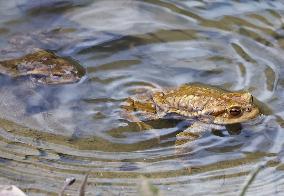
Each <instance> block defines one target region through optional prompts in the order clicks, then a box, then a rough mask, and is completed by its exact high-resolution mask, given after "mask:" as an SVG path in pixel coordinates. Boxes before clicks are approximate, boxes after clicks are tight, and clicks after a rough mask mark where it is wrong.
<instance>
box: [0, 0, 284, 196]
mask: <svg viewBox="0 0 284 196" xmlns="http://www.w3.org/2000/svg"><path fill="white" fill-rule="evenodd" d="M283 18H284V4H283V3H282V1H269V0H267V1H265V0H262V1H245V0H243V1H237V0H236V1H225V0H218V1H209V0H203V1H167V0H164V1H158V0H157V1H156V0H155V1H152V0H147V1H131V0H121V1H114V0H113V1H111V0H107V1H87V0H86V1H80V2H79V1H75V0H73V1H71V0H70V1H47V0H41V1H35V0H34V1H18V0H14V1H9V2H8V1H7V2H6V1H5V2H4V1H1V2H0V45H1V51H2V52H1V53H0V58H1V59H9V58H14V57H17V56H21V55H23V54H25V53H28V52H29V50H30V49H32V48H34V47H39V48H44V49H49V50H54V51H55V52H56V53H57V54H59V55H61V56H71V57H72V58H73V59H75V60H77V61H78V62H79V63H80V64H81V65H82V66H84V67H85V68H86V70H87V74H86V77H85V78H84V79H82V81H81V82H80V83H77V84H71V85H63V86H46V87H38V88H33V87H32V86H31V84H30V83H29V82H28V81H24V80H17V81H15V80H11V79H10V78H8V77H7V76H3V75H1V76H0V81H1V83H0V84H1V86H0V93H1V97H0V100H1V101H0V102H1V105H0V111H1V112H0V117H1V120H0V151H1V153H0V154H1V155H0V165H1V167H0V182H1V184H15V185H17V186H19V187H20V188H21V189H22V190H24V191H26V193H28V194H29V195H56V193H57V192H58V191H59V190H60V188H61V187H62V185H63V182H64V180H65V178H67V177H72V176H73V177H76V178H77V180H78V181H79V182H80V181H81V180H82V179H83V177H84V174H85V173H86V172H90V177H89V181H88V187H87V194H88V195H136V194H137V190H138V189H137V186H136V184H139V183H140V178H139V177H140V176H141V175H143V176H146V177H148V178H149V181H150V182H152V183H153V184H154V185H155V186H156V187H158V188H159V189H160V190H161V192H162V194H163V195H173V194H174V195H178V194H179V195H220V194H222V195H237V194H238V193H239V192H240V188H241V187H242V186H243V183H244V182H245V180H246V177H247V175H248V173H249V172H251V171H252V170H254V169H255V168H256V167H257V165H261V164H264V165H265V167H264V169H263V170H261V172H260V173H259V174H258V176H257V178H256V180H255V181H254V182H253V183H252V185H251V186H250V187H249V189H248V195H256V194H257V195H268V194H274V195H281V192H283V189H284V188H283V187H284V180H283V175H284V172H283V168H284V167H283V161H284V159H283V150H282V148H283V141H284V140H283V139H284V134H283V128H282V127H283V125H284V121H283V116H284V112H283V109H284V108H283V106H284V104H283V97H284V94H283V92H284V91H283V88H284V80H283V78H282V77H283V72H284V69H283V66H282V64H283V62H284V61H283V60H284V59H283V55H282V53H283V47H284V42H283V40H284V30H283ZM191 82H194V83H196V82H199V83H204V84H211V85H216V86H220V87H222V88H225V89H228V90H248V91H250V92H251V93H252V94H253V95H254V96H255V97H257V99H258V100H260V101H261V102H262V105H265V106H266V107H268V108H269V109H267V111H265V112H264V113H265V117H264V119H263V120H262V121H260V122H250V123H246V124H244V125H243V129H242V131H241V133H239V134H237V135H229V134H228V133H226V132H224V135H225V136H224V137H220V136H217V135H214V134H211V133H208V134H206V135H205V136H204V137H202V138H201V139H199V140H197V141H195V142H193V143H190V144H189V148H190V150H189V151H188V152H185V153H183V154H181V155H178V156H177V155H176V154H175V148H174V142H175V135H176V134H177V133H178V132H179V129H180V127H181V126H182V124H181V123H179V122H175V121H166V120H161V121H155V122H152V124H151V125H153V127H154V130H151V131H145V132H141V131H139V130H138V127H137V126H135V124H134V123H129V122H127V121H125V120H124V119H123V118H122V117H121V116H120V105H121V103H122V102H123V101H124V100H125V98H127V97H129V96H131V95H134V94H135V93H136V92H137V91H139V90H140V91H141V90H142V91H143V90H145V89H154V88H162V87H169V86H179V85H181V84H184V83H191ZM79 182H76V183H75V184H74V185H72V187H70V189H68V193H70V194H72V195H74V194H75V193H76V191H77V189H78V187H79V185H80V183H79Z"/></svg>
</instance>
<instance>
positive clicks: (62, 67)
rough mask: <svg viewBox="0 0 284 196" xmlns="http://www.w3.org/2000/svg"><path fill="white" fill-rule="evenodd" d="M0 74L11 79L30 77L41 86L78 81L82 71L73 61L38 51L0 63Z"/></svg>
mask: <svg viewBox="0 0 284 196" xmlns="http://www.w3.org/2000/svg"><path fill="white" fill-rule="evenodd" d="M0 73H2V74H5V75H9V76H11V77H20V76H31V78H32V79H33V81H35V82H36V83H41V84H66V83H75V82H77V81H79V80H80V78H81V77H82V75H83V69H82V68H80V67H79V66H78V65H76V63H75V62H74V61H71V60H67V59H65V58H61V57H59V56H57V55H55V54H54V53H52V52H49V51H45V50H38V51H36V52H34V53H32V54H28V55H26V56H23V57H20V58H17V59H12V60H6V61H0Z"/></svg>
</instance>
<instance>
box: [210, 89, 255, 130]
mask: <svg viewBox="0 0 284 196" xmlns="http://www.w3.org/2000/svg"><path fill="white" fill-rule="evenodd" d="M223 99H224V100H226V101H224V102H223V103H224V104H223V105H221V106H220V107H219V111H218V110H217V111H216V112H215V113H214V114H213V116H214V120H213V123H215V124H222V125H227V124H235V123H241V122H245V121H248V120H251V119H253V118H256V117H257V116H258V115H259V114H260V111H259V109H258V107H257V106H256V105H254V103H253V96H252V95H251V94H250V93H248V92H244V93H241V92H240V93H238V92H236V93H226V94H224V95H223Z"/></svg>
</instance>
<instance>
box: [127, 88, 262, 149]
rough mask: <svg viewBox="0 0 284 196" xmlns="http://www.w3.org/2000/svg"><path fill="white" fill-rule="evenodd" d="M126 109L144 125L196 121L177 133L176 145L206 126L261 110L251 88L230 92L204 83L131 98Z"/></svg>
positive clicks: (237, 120) (218, 125)
mask: <svg viewBox="0 0 284 196" xmlns="http://www.w3.org/2000/svg"><path fill="white" fill-rule="evenodd" d="M123 109H124V112H123V113H124V117H125V118H126V119H128V120H130V121H133V122H137V123H138V125H139V127H140V128H141V129H149V128H150V127H149V125H146V124H145V123H143V122H142V121H144V120H154V119H162V118H172V119H184V120H191V121H194V123H193V124H192V125H191V126H190V127H189V128H187V129H186V130H184V131H183V132H182V133H179V134H178V135H177V142H176V144H177V145H181V144H183V143H185V142H187V141H191V140H194V139H196V138H199V137H200V136H201V135H202V133H204V132H205V131H207V130H210V129H223V128H224V125H229V124H236V123H241V122H245V121H248V120H250V119H253V118H255V117H257V116H258V115H259V113H260V112H259V109H258V108H257V107H256V106H255V105H254V103H253V97H252V95H251V94H250V93H248V92H227V91H224V90H221V89H217V88H214V87H208V86H203V85H182V86H181V87H178V88H172V89H165V90H161V91H156V92H151V93H146V94H143V95H140V96H139V97H136V98H128V99H127V101H126V103H125V104H124V106H123Z"/></svg>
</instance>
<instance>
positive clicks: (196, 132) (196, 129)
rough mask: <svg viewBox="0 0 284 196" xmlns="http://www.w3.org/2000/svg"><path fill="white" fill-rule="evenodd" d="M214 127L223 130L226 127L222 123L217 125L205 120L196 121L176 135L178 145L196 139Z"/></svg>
mask: <svg viewBox="0 0 284 196" xmlns="http://www.w3.org/2000/svg"><path fill="white" fill-rule="evenodd" d="M213 129H216V130H221V129H224V126H222V125H215V124H207V123H204V122H200V121H198V122H195V123H193V124H192V125H191V126H190V127H188V128H186V129H185V130H184V131H182V132H180V133H178V134H177V135H176V142H175V145H176V147H180V146H181V145H183V144H185V143H187V142H191V141H194V140H196V139H198V138H200V137H201V136H202V135H204V134H205V133H206V132H208V131H212V130H213Z"/></svg>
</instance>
